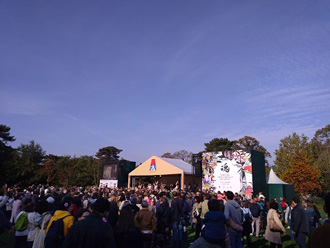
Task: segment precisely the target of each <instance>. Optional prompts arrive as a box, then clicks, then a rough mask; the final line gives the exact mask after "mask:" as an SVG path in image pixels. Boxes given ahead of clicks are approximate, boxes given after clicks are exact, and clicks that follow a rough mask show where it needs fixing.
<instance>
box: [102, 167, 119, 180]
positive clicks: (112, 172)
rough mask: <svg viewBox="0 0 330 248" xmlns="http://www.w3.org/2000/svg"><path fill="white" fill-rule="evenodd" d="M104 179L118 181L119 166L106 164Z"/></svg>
mask: <svg viewBox="0 0 330 248" xmlns="http://www.w3.org/2000/svg"><path fill="white" fill-rule="evenodd" d="M102 179H108V180H116V179H117V164H105V165H104V166H103V174H102Z"/></svg>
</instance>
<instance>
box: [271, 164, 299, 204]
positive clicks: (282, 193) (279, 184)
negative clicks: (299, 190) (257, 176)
mask: <svg viewBox="0 0 330 248" xmlns="http://www.w3.org/2000/svg"><path fill="white" fill-rule="evenodd" d="M267 185H268V190H269V199H273V198H274V197H276V200H277V202H280V201H279V200H280V197H283V198H285V199H286V202H289V203H290V202H291V200H292V197H293V196H294V187H293V185H292V184H288V183H286V182H284V181H282V180H281V179H280V178H279V177H278V176H277V175H276V174H275V172H274V171H273V169H270V172H269V175H268V177H267Z"/></svg>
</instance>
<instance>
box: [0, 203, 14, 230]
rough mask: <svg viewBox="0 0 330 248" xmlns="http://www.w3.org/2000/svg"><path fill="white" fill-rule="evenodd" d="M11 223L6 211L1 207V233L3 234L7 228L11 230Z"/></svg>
mask: <svg viewBox="0 0 330 248" xmlns="http://www.w3.org/2000/svg"><path fill="white" fill-rule="evenodd" d="M11 227H12V226H11V223H10V221H9V220H8V219H7V217H6V216H5V214H4V212H3V211H2V210H1V209H0V234H2V233H3V232H4V231H5V230H4V229H7V230H11Z"/></svg>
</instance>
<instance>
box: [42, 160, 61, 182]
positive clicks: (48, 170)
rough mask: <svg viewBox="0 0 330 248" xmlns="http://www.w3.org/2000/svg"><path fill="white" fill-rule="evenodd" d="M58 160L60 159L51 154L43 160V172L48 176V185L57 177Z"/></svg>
mask: <svg viewBox="0 0 330 248" xmlns="http://www.w3.org/2000/svg"><path fill="white" fill-rule="evenodd" d="M57 160H58V157H57V156H55V155H52V154H49V155H47V156H45V157H44V160H43V171H44V174H46V176H47V179H46V180H47V184H50V183H51V182H53V180H54V178H55V176H56V173H55V172H56V162H57Z"/></svg>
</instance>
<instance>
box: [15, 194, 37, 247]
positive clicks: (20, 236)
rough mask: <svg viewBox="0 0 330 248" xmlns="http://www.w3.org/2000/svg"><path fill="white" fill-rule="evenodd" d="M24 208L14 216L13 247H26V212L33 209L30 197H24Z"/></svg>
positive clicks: (27, 231) (27, 230)
mask: <svg viewBox="0 0 330 248" xmlns="http://www.w3.org/2000/svg"><path fill="white" fill-rule="evenodd" d="M23 207H24V210H22V211H21V212H19V213H18V215H17V216H16V218H15V230H16V231H15V246H14V247H15V248H27V247H28V242H27V237H28V234H29V228H28V213H30V212H32V211H33V209H34V204H33V202H32V199H31V198H26V199H25V200H24V201H23Z"/></svg>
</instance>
